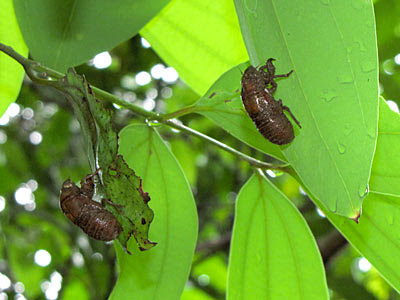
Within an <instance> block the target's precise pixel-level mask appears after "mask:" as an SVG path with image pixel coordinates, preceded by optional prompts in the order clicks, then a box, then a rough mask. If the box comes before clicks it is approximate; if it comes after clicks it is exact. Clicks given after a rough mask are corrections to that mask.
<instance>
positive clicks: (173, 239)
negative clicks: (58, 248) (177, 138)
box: [111, 125, 198, 300]
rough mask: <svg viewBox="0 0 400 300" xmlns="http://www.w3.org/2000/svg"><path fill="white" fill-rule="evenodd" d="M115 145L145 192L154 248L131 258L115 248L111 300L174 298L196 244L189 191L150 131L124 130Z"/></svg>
mask: <svg viewBox="0 0 400 300" xmlns="http://www.w3.org/2000/svg"><path fill="white" fill-rule="evenodd" d="M119 143H120V151H121V154H123V155H124V157H125V158H126V161H127V162H128V164H129V166H131V167H132V168H134V169H135V170H136V172H137V173H138V174H139V175H140V176H141V178H143V182H144V189H145V190H146V191H148V192H149V193H150V196H151V202H150V206H151V208H152V209H153V210H154V212H155V218H154V221H153V223H152V226H151V231H150V236H151V238H152V239H154V240H157V242H158V245H157V246H156V247H154V248H153V249H151V250H149V251H145V252H140V251H138V250H137V249H135V247H133V246H130V247H129V248H130V249H132V248H133V253H132V255H127V254H126V253H124V252H123V251H122V249H121V248H120V247H118V246H117V254H118V262H119V266H120V275H119V279H118V281H117V284H116V286H115V288H114V291H113V293H112V295H111V299H144V300H145V299H162V300H167V299H171V300H175V299H179V297H180V295H181V293H182V291H183V288H184V286H185V284H186V281H187V279H188V275H189V270H190V266H191V263H192V257H193V253H194V248H195V245H196V240H197V226H198V225H197V224H198V221H197V213H196V206H195V203H194V199H193V196H192V193H191V190H190V188H189V185H188V183H187V181H186V178H185V176H184V174H183V172H182V170H181V168H180V166H179V164H178V163H177V161H176V159H175V157H174V156H173V155H172V153H171V152H170V150H169V149H168V148H167V146H166V145H165V144H164V142H163V141H162V139H161V138H160V136H159V135H158V133H157V132H156V131H155V130H154V129H152V128H149V127H147V126H144V125H131V126H128V127H126V128H124V129H123V130H122V132H121V133H120V141H119ZM132 243H134V241H131V242H130V245H131V244H132Z"/></svg>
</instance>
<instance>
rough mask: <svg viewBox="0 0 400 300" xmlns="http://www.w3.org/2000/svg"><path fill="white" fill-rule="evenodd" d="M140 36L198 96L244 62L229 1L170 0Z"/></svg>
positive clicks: (232, 7) (243, 54)
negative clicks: (223, 74) (229, 70)
mask: <svg viewBox="0 0 400 300" xmlns="http://www.w3.org/2000/svg"><path fill="white" fill-rule="evenodd" d="M140 33H141V34H142V35H143V36H144V37H145V38H146V39H147V40H148V41H149V42H150V44H151V46H152V48H153V49H154V50H155V51H156V52H157V54H158V55H159V56H160V57H161V58H162V59H163V60H164V61H165V62H166V63H168V64H169V65H171V66H173V67H174V68H175V69H176V70H177V71H178V72H179V75H180V77H181V78H182V79H183V80H184V81H185V82H186V83H187V84H188V85H189V86H190V87H191V88H192V89H193V90H194V91H195V92H197V93H198V94H200V95H202V94H203V93H204V92H205V91H206V90H207V89H208V88H209V87H210V86H211V84H212V83H213V82H214V81H215V80H217V79H218V77H219V76H221V74H222V73H224V72H225V71H227V70H228V69H230V68H232V67H233V66H235V65H237V64H239V63H241V62H244V61H246V60H248V56H247V53H246V49H245V47H244V44H243V40H242V36H241V34H240V29H239V24H238V21H237V17H236V13H235V9H234V6H233V3H232V1H231V0H219V1H213V0H203V1H188V0H173V1H172V2H171V3H170V4H169V5H168V6H167V7H165V8H164V9H163V10H162V12H161V13H160V14H159V15H157V16H156V17H155V18H154V19H153V20H152V21H151V22H150V23H149V24H147V25H146V26H145V27H144V28H143V29H142V30H141V31H140Z"/></svg>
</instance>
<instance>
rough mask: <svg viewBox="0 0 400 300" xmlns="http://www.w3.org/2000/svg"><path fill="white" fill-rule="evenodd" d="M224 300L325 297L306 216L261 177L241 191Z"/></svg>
mask: <svg viewBox="0 0 400 300" xmlns="http://www.w3.org/2000/svg"><path fill="white" fill-rule="evenodd" d="M227 295H228V297H227V299H229V300H232V299H271V300H273V299H307V300H308V299H317V300H320V299H328V289H327V286H326V281H325V273H324V268H323V264H322V259H321V256H320V254H319V251H318V248H317V244H316V242H315V240H314V238H313V236H312V233H311V231H310V229H309V228H308V226H307V224H306V222H305V220H304V219H303V217H302V216H301V215H300V213H299V212H298V210H297V209H296V208H295V207H294V205H293V204H292V203H291V202H290V200H288V199H287V198H286V197H285V196H284V195H283V194H282V193H281V192H280V191H279V190H278V189H277V188H276V187H275V186H274V185H273V184H272V183H270V182H269V181H268V180H267V179H266V178H265V177H264V176H262V175H258V176H256V175H255V176H253V177H251V178H250V180H249V181H248V182H247V183H246V184H245V185H244V186H243V188H242V189H241V191H240V193H239V196H238V200H237V204H236V216H235V223H234V227H233V236H232V242H231V252H230V261H229V271H228V291H227Z"/></svg>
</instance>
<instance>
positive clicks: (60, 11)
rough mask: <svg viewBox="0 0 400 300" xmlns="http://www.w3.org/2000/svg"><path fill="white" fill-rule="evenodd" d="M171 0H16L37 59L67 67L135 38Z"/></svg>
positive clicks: (64, 68)
mask: <svg viewBox="0 0 400 300" xmlns="http://www.w3.org/2000/svg"><path fill="white" fill-rule="evenodd" d="M167 3H168V0H152V1H146V2H145V3H144V2H143V1H140V0H120V1H118V2H114V1H108V0H86V1H75V0H66V1H62V2H61V3H60V2H58V1H52V0H37V1H24V0H14V4H15V12H16V15H17V18H18V23H19V25H20V27H21V31H22V34H23V36H24V39H25V41H26V43H27V45H28V47H29V50H30V53H31V54H32V56H33V58H34V59H36V60H38V61H39V62H41V63H43V64H45V65H46V66H47V67H51V68H54V69H56V70H59V71H62V72H64V71H66V69H67V68H68V67H70V66H76V65H79V64H81V63H83V62H85V61H87V60H89V59H91V58H92V57H93V56H94V55H95V54H97V53H99V52H101V51H105V50H110V49H111V48H113V47H115V46H116V45H118V44H119V43H121V42H123V41H125V40H127V39H129V38H131V37H132V36H134V35H135V34H136V33H137V32H138V31H139V30H140V29H141V28H142V27H143V26H144V25H145V24H146V23H147V22H148V21H149V20H150V19H151V18H152V17H154V16H155V15H156V14H157V13H158V12H159V11H160V10H161V8H162V7H163V6H165V5H166V4H167Z"/></svg>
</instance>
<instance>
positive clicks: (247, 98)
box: [241, 60, 297, 145]
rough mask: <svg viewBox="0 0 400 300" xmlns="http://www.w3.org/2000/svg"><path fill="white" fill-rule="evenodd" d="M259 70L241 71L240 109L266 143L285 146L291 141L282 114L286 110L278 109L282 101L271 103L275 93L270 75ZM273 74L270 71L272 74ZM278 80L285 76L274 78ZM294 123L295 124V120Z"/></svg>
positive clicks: (289, 126) (292, 136)
mask: <svg viewBox="0 0 400 300" xmlns="http://www.w3.org/2000/svg"><path fill="white" fill-rule="evenodd" d="M271 65H272V60H271V61H270V60H268V61H267V65H266V66H269V67H270V66H271ZM266 66H264V67H266ZM272 66H273V65H272ZM262 68H263V67H262ZM262 68H259V69H258V70H257V69H256V68H255V67H253V66H249V67H248V68H247V69H246V70H245V72H244V74H243V76H242V82H241V84H242V92H241V96H242V101H243V105H244V107H245V109H246V111H247V113H248V115H249V116H250V118H251V119H252V120H253V122H254V124H255V125H256V127H257V130H258V131H259V132H260V133H261V134H262V135H263V136H264V137H265V138H266V139H268V140H269V141H270V142H272V143H274V144H278V145H284V144H288V143H290V142H291V141H292V140H293V138H294V130H293V126H292V124H291V123H290V121H289V120H288V118H287V117H286V115H285V114H284V112H283V109H284V108H286V107H284V106H282V101H281V100H279V101H277V100H275V99H274V97H273V95H272V93H273V92H274V91H275V89H276V83H275V82H274V81H273V78H274V73H270V74H268V76H266V72H265V71H264V70H263V69H262ZM274 71H275V70H274V69H273V70H272V72H274ZM288 74H290V73H288ZM282 76H286V75H278V77H282ZM287 76H289V75H287ZM271 78H272V79H271ZM271 81H272V82H271ZM270 83H271V84H272V87H271V89H269V88H268V84H270ZM286 110H288V108H286ZM293 117H294V116H293ZM295 121H296V122H297V120H295Z"/></svg>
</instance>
